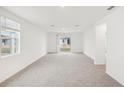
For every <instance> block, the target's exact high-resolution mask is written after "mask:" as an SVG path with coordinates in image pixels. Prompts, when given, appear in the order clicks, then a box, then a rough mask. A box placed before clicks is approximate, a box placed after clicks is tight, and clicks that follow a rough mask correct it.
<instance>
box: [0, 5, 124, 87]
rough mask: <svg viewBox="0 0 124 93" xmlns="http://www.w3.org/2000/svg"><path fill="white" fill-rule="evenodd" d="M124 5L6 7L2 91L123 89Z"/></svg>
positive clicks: (0, 29)
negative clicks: (58, 88) (11, 89)
mask: <svg viewBox="0 0 124 93" xmlns="http://www.w3.org/2000/svg"><path fill="white" fill-rule="evenodd" d="M123 40H124V7H123V6H1V7H0V87H123V86H124V42H123Z"/></svg>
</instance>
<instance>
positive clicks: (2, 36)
mask: <svg viewBox="0 0 124 93" xmlns="http://www.w3.org/2000/svg"><path fill="white" fill-rule="evenodd" d="M19 52H20V24H19V23H17V22H15V21H13V20H10V19H8V18H6V17H3V16H2V17H1V18H0V56H1V57H6V56H10V55H15V54H18V53H19Z"/></svg>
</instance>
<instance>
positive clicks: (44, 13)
mask: <svg viewBox="0 0 124 93" xmlns="http://www.w3.org/2000/svg"><path fill="white" fill-rule="evenodd" d="M3 8H5V9H7V10H9V11H10V12H13V13H14V14H16V15H17V16H20V17H22V18H24V19H26V20H28V21H30V22H32V23H34V24H36V25H38V26H41V27H43V26H44V27H46V28H48V29H49V31H82V30H83V29H84V28H86V27H87V26H89V25H91V24H93V23H95V22H96V21H97V20H99V19H101V18H103V17H104V16H105V15H107V14H108V13H109V11H108V10H106V9H107V8H108V6H65V7H64V8H63V7H60V6H4V7H3ZM50 25H55V26H54V27H50ZM75 25H80V26H79V27H75Z"/></svg>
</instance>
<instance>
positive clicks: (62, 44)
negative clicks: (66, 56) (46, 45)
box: [57, 33, 71, 52]
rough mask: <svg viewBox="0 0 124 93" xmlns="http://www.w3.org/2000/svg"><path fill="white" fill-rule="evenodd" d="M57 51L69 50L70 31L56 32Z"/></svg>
mask: <svg viewBox="0 0 124 93" xmlns="http://www.w3.org/2000/svg"><path fill="white" fill-rule="evenodd" d="M57 39H58V40H57V41H58V44H57V47H58V52H71V36H70V33H58V38H57Z"/></svg>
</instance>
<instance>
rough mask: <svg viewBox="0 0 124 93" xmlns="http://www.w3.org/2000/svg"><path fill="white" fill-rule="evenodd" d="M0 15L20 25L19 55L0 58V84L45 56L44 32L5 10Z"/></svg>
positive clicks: (0, 10)
mask: <svg viewBox="0 0 124 93" xmlns="http://www.w3.org/2000/svg"><path fill="white" fill-rule="evenodd" d="M0 15H2V16H6V17H8V18H10V19H12V20H15V21H17V22H19V23H20V24H21V36H20V38H21V53H20V54H18V55H16V56H10V57H6V58H0V82H2V81H4V80H6V79H7V78H9V77H11V76H12V75H14V74H15V73H17V72H19V71H20V70H22V69H23V68H25V67H26V66H28V65H30V64H31V63H33V62H34V61H36V60H37V59H39V58H40V57H42V56H43V55H45V54H46V32H45V30H43V29H41V28H39V27H37V26H35V25H33V24H31V23H29V22H28V21H25V20H23V19H22V18H20V17H17V16H15V15H13V14H12V13H10V12H8V11H6V10H3V9H0Z"/></svg>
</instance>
